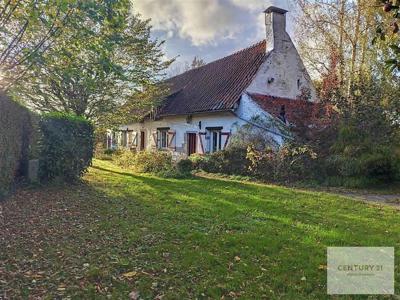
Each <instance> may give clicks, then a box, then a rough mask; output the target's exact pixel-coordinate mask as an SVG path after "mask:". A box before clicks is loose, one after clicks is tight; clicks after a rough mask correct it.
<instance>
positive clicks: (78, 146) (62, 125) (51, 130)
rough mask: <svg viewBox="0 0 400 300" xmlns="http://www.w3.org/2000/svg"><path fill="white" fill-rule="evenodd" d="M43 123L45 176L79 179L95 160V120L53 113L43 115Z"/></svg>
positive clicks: (67, 179) (42, 146)
mask: <svg viewBox="0 0 400 300" xmlns="http://www.w3.org/2000/svg"><path fill="white" fill-rule="evenodd" d="M39 127H40V130H41V134H42V138H41V143H40V149H41V150H40V174H39V175H40V178H41V180H44V181H48V180H53V179H61V180H63V181H66V182H74V181H76V180H78V179H79V178H80V177H81V176H82V175H83V174H84V173H85V172H86V170H87V168H88V167H89V166H90V165H91V162H92V157H93V151H94V127H93V125H92V123H91V122H89V121H88V120H86V119H85V118H83V117H78V116H76V115H71V114H63V113H50V114H45V115H43V116H42V118H41V120H40V123H39Z"/></svg>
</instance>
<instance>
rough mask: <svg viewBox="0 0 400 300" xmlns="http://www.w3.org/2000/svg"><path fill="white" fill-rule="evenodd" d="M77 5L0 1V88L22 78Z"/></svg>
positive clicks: (65, 0) (66, 0) (64, 0)
mask: <svg viewBox="0 0 400 300" xmlns="http://www.w3.org/2000/svg"><path fill="white" fill-rule="evenodd" d="M76 8H77V4H76V1H72V0H48V1H36V0H25V1H22V0H2V1H1V2H0V89H1V90H5V89H7V88H8V87H10V86H11V85H12V84H13V83H15V82H16V81H17V80H18V79H20V78H22V77H23V76H24V75H25V73H26V72H27V70H29V68H30V67H32V66H33V65H34V64H35V63H36V62H37V59H38V57H40V55H42V54H43V53H44V52H45V51H46V50H47V49H48V48H50V47H51V46H52V45H53V44H54V42H55V40H56V39H57V37H58V36H59V35H60V34H61V33H62V31H63V29H64V27H65V26H66V24H67V23H68V22H69V21H70V17H71V15H73V14H74V12H75V10H76Z"/></svg>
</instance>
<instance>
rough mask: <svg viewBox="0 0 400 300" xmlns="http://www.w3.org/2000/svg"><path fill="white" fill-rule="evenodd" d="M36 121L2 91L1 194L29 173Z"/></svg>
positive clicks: (0, 129) (27, 111)
mask: <svg viewBox="0 0 400 300" xmlns="http://www.w3.org/2000/svg"><path fill="white" fill-rule="evenodd" d="M33 121H34V116H33V115H32V114H31V113H30V112H29V110H28V109H26V108H25V107H23V106H22V105H20V104H18V103H17V102H15V101H12V100H11V99H9V98H8V97H7V96H5V95H4V94H0V132H1V134H0V197H2V196H4V195H6V194H7V193H8V192H9V190H10V187H11V186H12V184H13V182H14V181H15V179H16V178H18V177H20V176H24V175H26V172H27V165H28V160H29V158H30V155H31V150H32V147H31V145H32V144H33V142H32V140H33V139H34V136H35V135H34V134H33V133H34V130H33Z"/></svg>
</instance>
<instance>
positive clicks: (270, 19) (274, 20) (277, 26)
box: [264, 6, 290, 52]
mask: <svg viewBox="0 0 400 300" xmlns="http://www.w3.org/2000/svg"><path fill="white" fill-rule="evenodd" d="M287 12H288V11H287V10H285V9H282V8H278V7H276V6H270V7H268V8H267V9H266V10H265V11H264V13H265V26H266V32H267V51H268V52H269V51H272V50H275V51H282V50H284V49H285V47H286V46H285V44H286V42H290V37H289V35H288V34H287V33H286V13H287Z"/></svg>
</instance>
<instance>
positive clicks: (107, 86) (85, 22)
mask: <svg viewBox="0 0 400 300" xmlns="http://www.w3.org/2000/svg"><path fill="white" fill-rule="evenodd" d="M79 8H80V10H79V11H78V12H77V14H76V15H75V18H76V22H75V23H73V24H72V26H70V28H69V29H70V30H69V31H68V32H66V33H65V34H64V35H63V36H62V37H60V38H59V41H58V43H57V45H55V46H54V47H53V48H52V49H51V51H50V50H49V51H47V52H46V53H45V54H44V55H42V57H41V59H40V62H39V64H37V65H35V66H33V67H32V69H31V70H30V71H29V76H27V77H26V79H25V80H23V81H20V83H19V84H18V86H17V88H16V89H14V94H15V95H18V96H19V97H20V98H23V99H24V100H25V101H26V102H27V103H28V104H29V106H31V107H32V108H33V109H35V110H38V111H42V112H50V111H58V112H66V113H75V114H76V115H79V116H85V117H87V118H89V119H91V120H94V121H99V120H100V119H101V117H102V116H103V115H106V114H109V113H111V112H113V111H115V110H117V109H118V108H119V106H121V105H123V104H125V103H126V102H127V101H130V99H133V96H134V95H135V93H137V92H139V91H143V90H144V89H145V88H146V87H148V86H150V85H154V84H156V83H157V82H159V81H160V79H162V72H163V70H165V69H166V68H167V67H168V66H169V64H170V61H165V60H164V56H163V53H162V51H161V49H160V46H161V44H162V42H158V41H157V40H152V39H151V37H150V30H151V27H150V25H149V21H148V20H146V21H143V20H141V19H140V16H138V15H132V14H131V10H130V9H131V5H130V1H129V0H121V1H111V0H109V1H97V0H90V1H85V2H84V3H83V4H82V5H81V6H80V7H79Z"/></svg>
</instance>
